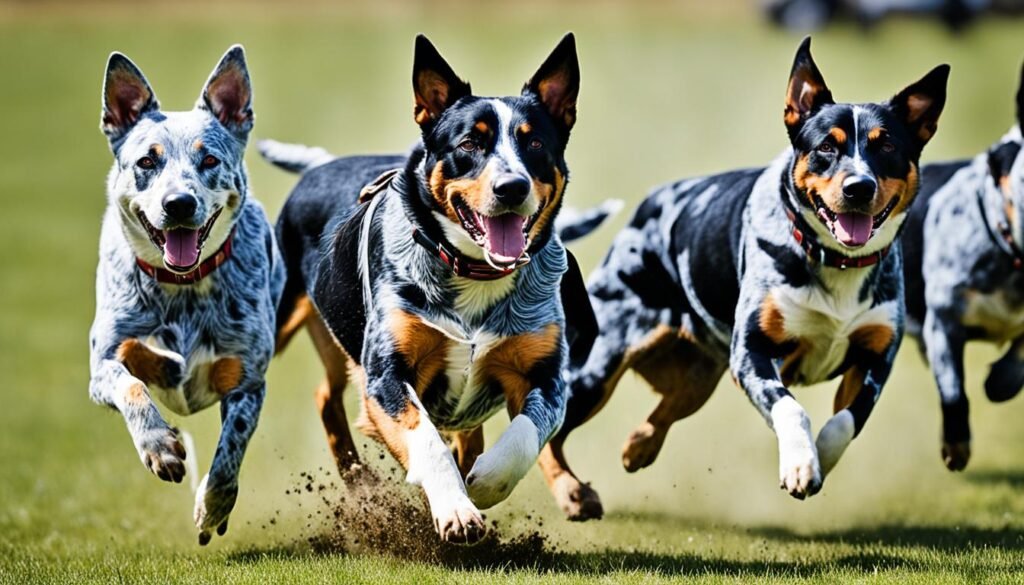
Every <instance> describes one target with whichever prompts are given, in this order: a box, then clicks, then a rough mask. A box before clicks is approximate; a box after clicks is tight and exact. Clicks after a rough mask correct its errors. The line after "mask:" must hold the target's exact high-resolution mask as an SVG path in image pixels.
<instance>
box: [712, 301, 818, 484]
mask: <svg viewBox="0 0 1024 585" xmlns="http://www.w3.org/2000/svg"><path fill="white" fill-rule="evenodd" d="M740 306H741V307H742V306H744V303H743V302H742V301H741V303H740ZM748 306H749V305H748ZM798 347H799V346H798V344H797V343H796V342H795V341H793V340H789V339H788V338H787V336H786V334H785V331H784V328H783V323H782V316H781V313H779V312H778V309H777V307H776V306H775V305H774V303H772V301H771V296H770V295H768V296H766V297H765V300H764V302H763V303H762V304H761V305H760V306H758V307H757V308H756V309H754V310H753V311H751V312H749V313H747V314H744V315H742V319H737V326H736V328H735V331H734V333H733V339H732V352H731V357H730V364H729V365H730V368H731V370H732V373H733V377H734V379H735V380H736V381H737V383H738V384H739V385H740V387H742V388H743V390H744V391H745V392H746V393H747V396H748V397H749V398H750V401H751V402H752V403H753V404H754V406H755V407H756V408H757V409H758V411H760V413H761V416H763V417H764V418H765V420H766V421H767V422H768V424H769V425H770V426H771V427H772V429H773V430H774V431H775V436H776V438H777V439H778V445H779V487H780V488H781V489H783V490H785V491H787V492H788V493H789V495H791V496H793V497H794V498H797V499H799V500H802V499H804V498H806V497H808V496H812V495H814V494H816V493H818V491H819V490H820V489H821V484H822V473H821V464H820V463H819V461H818V450H817V448H816V447H815V444H814V439H813V438H812V436H811V419H810V417H808V416H807V411H806V410H804V408H803V407H802V406H800V404H799V403H798V402H797V401H796V399H795V398H793V395H792V394H790V393H789V390H787V389H786V387H785V386H784V385H783V384H782V381H781V379H780V378H779V373H778V371H777V369H776V366H775V363H774V360H776V359H783V358H785V357H787V356H788V355H789V354H791V353H792V352H794V351H797V350H798Z"/></svg>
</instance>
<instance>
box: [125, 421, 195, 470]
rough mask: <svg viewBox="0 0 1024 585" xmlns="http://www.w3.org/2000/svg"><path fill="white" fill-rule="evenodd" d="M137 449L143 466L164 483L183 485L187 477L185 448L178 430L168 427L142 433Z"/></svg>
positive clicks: (154, 428)
mask: <svg viewBox="0 0 1024 585" xmlns="http://www.w3.org/2000/svg"><path fill="white" fill-rule="evenodd" d="M135 447H136V449H138V451H139V457H140V458H141V459H142V464H143V465H145V466H146V468H147V469H149V470H150V471H152V472H153V474H154V475H156V476H157V477H159V478H160V479H162V480H164V481H173V482H174V483H181V480H182V478H184V477H185V456H186V454H185V447H183V446H182V444H181V441H179V440H178V430H177V429H175V428H172V427H169V426H166V425H163V426H158V427H153V428H150V429H147V430H144V431H142V432H141V434H140V435H139V436H138V437H137V438H136V444H135Z"/></svg>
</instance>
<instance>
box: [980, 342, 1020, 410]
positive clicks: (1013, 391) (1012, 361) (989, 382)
mask: <svg viewBox="0 0 1024 585" xmlns="http://www.w3.org/2000/svg"><path fill="white" fill-rule="evenodd" d="M1022 386H1024V337H1018V338H1017V339H1015V340H1014V342H1013V343H1012V344H1011V345H1010V349H1008V350H1007V351H1006V354H1005V355H1003V357H1001V358H999V360H998V361H997V362H996V363H994V364H992V369H991V370H990V371H989V373H988V377H987V378H985V395H986V396H988V399H989V400H991V401H992V402H1006V401H1007V400H1010V399H1011V398H1013V397H1014V396H1016V395H1017V394H1018V393H1020V389H1021V387H1022Z"/></svg>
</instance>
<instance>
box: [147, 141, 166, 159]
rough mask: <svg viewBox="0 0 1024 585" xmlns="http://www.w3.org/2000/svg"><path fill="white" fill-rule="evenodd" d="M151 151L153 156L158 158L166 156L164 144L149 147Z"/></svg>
mask: <svg viewBox="0 0 1024 585" xmlns="http://www.w3.org/2000/svg"><path fill="white" fill-rule="evenodd" d="M149 149H150V150H152V151H153V154H155V155H157V156H158V157H163V156H164V145H163V144H153V145H152V146H150V147H149Z"/></svg>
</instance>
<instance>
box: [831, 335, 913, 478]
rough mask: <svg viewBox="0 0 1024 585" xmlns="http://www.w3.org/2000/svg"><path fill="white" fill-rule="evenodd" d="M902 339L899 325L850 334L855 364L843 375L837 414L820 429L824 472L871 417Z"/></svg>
mask: <svg viewBox="0 0 1024 585" xmlns="http://www.w3.org/2000/svg"><path fill="white" fill-rule="evenodd" d="M901 339H902V331H901V330H900V329H899V328H895V329H894V328H892V327H890V326H888V325H884V324H876V325H867V326H865V327H862V328H861V329H858V330H857V331H855V332H854V334H853V335H852V336H851V339H850V342H851V348H850V357H851V358H852V359H851V361H852V362H853V365H852V366H851V367H850V369H848V370H847V371H846V372H845V373H844V374H843V381H842V383H841V384H840V386H839V391H838V392H836V396H835V401H834V404H833V412H834V413H835V414H834V415H833V416H832V418H830V419H829V420H828V422H827V423H825V426H823V427H822V428H821V431H820V432H819V433H818V440H817V443H816V444H817V447H818V457H819V459H820V460H821V468H822V473H823V474H824V475H826V476H827V475H828V474H829V472H831V471H832V469H833V468H834V467H835V465H836V463H838V462H839V458H840V457H842V455H843V452H844V451H846V448H847V447H848V446H849V445H850V442H851V441H853V439H854V437H856V436H857V435H858V434H860V431H861V429H863V428H864V424H865V423H866V422H867V420H868V417H869V416H871V411H872V410H873V409H874V407H875V403H876V402H877V401H878V398H879V397H880V396H881V394H882V388H883V387H884V386H885V382H886V380H888V379H889V373H890V372H891V371H892V364H893V361H894V360H895V359H896V351H897V350H898V349H899V346H900V340H901Z"/></svg>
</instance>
